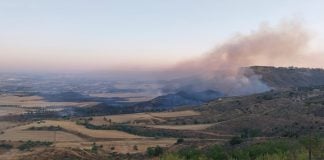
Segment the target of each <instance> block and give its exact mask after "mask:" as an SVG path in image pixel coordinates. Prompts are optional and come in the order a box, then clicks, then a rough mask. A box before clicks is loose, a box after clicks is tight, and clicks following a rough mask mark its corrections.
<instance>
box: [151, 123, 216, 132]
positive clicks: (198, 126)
mask: <svg viewBox="0 0 324 160" xmlns="http://www.w3.org/2000/svg"><path fill="white" fill-rule="evenodd" d="M213 125H214V124H194V125H147V127H151V128H160V129H174V130H192V131H199V130H205V129H207V128H208V127H211V126H213Z"/></svg>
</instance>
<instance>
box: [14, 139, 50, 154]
mask: <svg viewBox="0 0 324 160" xmlns="http://www.w3.org/2000/svg"><path fill="white" fill-rule="evenodd" d="M52 144H53V142H41V141H30V140H29V141H27V142H24V143H23V144H21V145H20V146H18V149H19V150H21V151H25V150H30V149H31V148H34V147H40V146H46V147H48V146H50V145H52Z"/></svg>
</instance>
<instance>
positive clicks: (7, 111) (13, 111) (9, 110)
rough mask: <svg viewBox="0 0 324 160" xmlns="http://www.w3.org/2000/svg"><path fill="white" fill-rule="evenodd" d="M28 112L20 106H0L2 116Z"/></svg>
mask: <svg viewBox="0 0 324 160" xmlns="http://www.w3.org/2000/svg"><path fill="white" fill-rule="evenodd" d="M24 113H26V109H24V108H19V107H2V106H0V116H5V115H19V114H24Z"/></svg>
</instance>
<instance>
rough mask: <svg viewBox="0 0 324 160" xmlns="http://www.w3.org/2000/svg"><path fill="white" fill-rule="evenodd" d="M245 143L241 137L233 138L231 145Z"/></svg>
mask: <svg viewBox="0 0 324 160" xmlns="http://www.w3.org/2000/svg"><path fill="white" fill-rule="evenodd" d="M242 142H243V140H242V138H241V137H233V138H232V139H231V140H230V141H229V143H230V144H231V145H237V144H241V143H242Z"/></svg>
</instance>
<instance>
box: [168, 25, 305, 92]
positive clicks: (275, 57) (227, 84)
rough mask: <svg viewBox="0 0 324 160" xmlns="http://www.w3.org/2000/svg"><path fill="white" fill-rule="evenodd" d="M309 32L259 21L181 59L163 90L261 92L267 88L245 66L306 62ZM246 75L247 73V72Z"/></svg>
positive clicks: (301, 63) (303, 63)
mask: <svg viewBox="0 0 324 160" xmlns="http://www.w3.org/2000/svg"><path fill="white" fill-rule="evenodd" d="M309 40H310V36H309V33H308V32H307V30H306V29H304V28H303V26H302V25H300V24H299V23H296V22H283V23H281V24H279V25H277V26H275V27H270V26H267V25H262V26H260V27H259V29H258V30H256V31H251V33H249V34H246V35H235V36H234V37H233V38H231V39H229V40H228V41H226V42H224V43H223V44H222V45H219V46H217V47H216V48H214V49H213V50H211V51H210V52H209V53H207V54H205V55H204V56H202V57H199V58H196V59H193V60H190V61H186V62H182V63H179V64H178V65H176V66H175V67H173V68H172V69H170V70H169V71H168V75H169V76H170V77H173V78H174V79H173V80H171V81H169V82H168V83H167V84H166V87H165V88H164V91H165V92H174V91H179V90H194V91H201V90H208V89H213V90H217V91H220V92H222V93H224V94H226V95H244V94H251V93H257V92H263V91H266V90H269V89H270V88H269V87H268V86H267V85H266V84H264V83H262V82H261V81H260V78H261V77H260V76H259V75H255V74H253V71H252V70H250V69H248V68H247V67H248V66H254V65H267V66H305V65H306V66H307V65H309V62H310V56H309V55H308V52H309V47H308V44H309ZM246 75H249V76H246Z"/></svg>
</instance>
